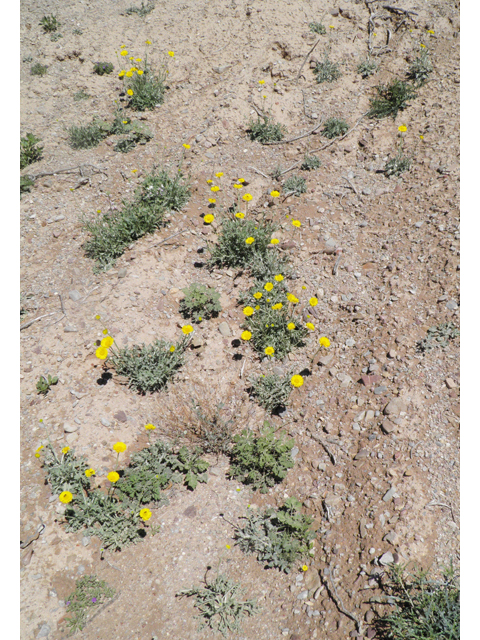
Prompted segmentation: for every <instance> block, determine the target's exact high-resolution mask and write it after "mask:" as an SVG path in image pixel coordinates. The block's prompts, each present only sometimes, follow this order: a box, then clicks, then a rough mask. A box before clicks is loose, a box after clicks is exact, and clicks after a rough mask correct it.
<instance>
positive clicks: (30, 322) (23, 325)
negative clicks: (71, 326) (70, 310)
mask: <svg viewBox="0 0 480 640" xmlns="http://www.w3.org/2000/svg"><path fill="white" fill-rule="evenodd" d="M54 314H55V311H52V313H46V314H45V315H43V316H38V318H33V320H29V321H28V322H24V323H23V324H21V325H20V331H23V330H24V329H26V328H27V327H29V326H30V325H32V324H33V323H34V322H36V321H37V320H41V319H42V318H48V316H53V315H54Z"/></svg>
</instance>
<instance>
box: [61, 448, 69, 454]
mask: <svg viewBox="0 0 480 640" xmlns="http://www.w3.org/2000/svg"><path fill="white" fill-rule="evenodd" d="M69 451H70V447H63V449H62V453H63V455H65V454H66V453H68V452H69Z"/></svg>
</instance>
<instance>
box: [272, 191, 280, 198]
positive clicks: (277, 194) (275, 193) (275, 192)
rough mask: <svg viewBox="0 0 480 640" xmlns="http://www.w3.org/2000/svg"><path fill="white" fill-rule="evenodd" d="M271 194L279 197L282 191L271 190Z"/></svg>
mask: <svg viewBox="0 0 480 640" xmlns="http://www.w3.org/2000/svg"><path fill="white" fill-rule="evenodd" d="M270 195H271V196H272V198H278V196H279V195H280V193H279V191H270Z"/></svg>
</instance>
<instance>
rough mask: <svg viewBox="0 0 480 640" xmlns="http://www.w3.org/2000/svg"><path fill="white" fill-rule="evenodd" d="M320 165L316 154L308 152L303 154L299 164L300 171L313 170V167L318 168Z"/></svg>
mask: <svg viewBox="0 0 480 640" xmlns="http://www.w3.org/2000/svg"><path fill="white" fill-rule="evenodd" d="M321 166H322V163H321V161H320V159H319V158H317V156H314V155H310V154H308V153H306V154H305V156H304V158H303V162H302V164H301V166H300V169H301V170H302V171H313V170H314V169H318V168H319V167H321Z"/></svg>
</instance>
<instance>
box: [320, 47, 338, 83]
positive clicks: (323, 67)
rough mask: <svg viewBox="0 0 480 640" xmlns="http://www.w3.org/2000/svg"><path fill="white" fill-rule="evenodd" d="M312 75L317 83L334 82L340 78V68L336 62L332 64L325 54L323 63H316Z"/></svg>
mask: <svg viewBox="0 0 480 640" xmlns="http://www.w3.org/2000/svg"><path fill="white" fill-rule="evenodd" d="M313 73H314V74H315V76H316V79H317V82H318V83H322V82H335V80H338V79H339V78H341V77H342V72H341V71H340V67H339V66H338V64H337V63H336V62H332V61H331V60H329V59H328V55H327V54H325V57H324V59H323V62H317V66H316V67H315V68H314V70H313Z"/></svg>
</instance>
